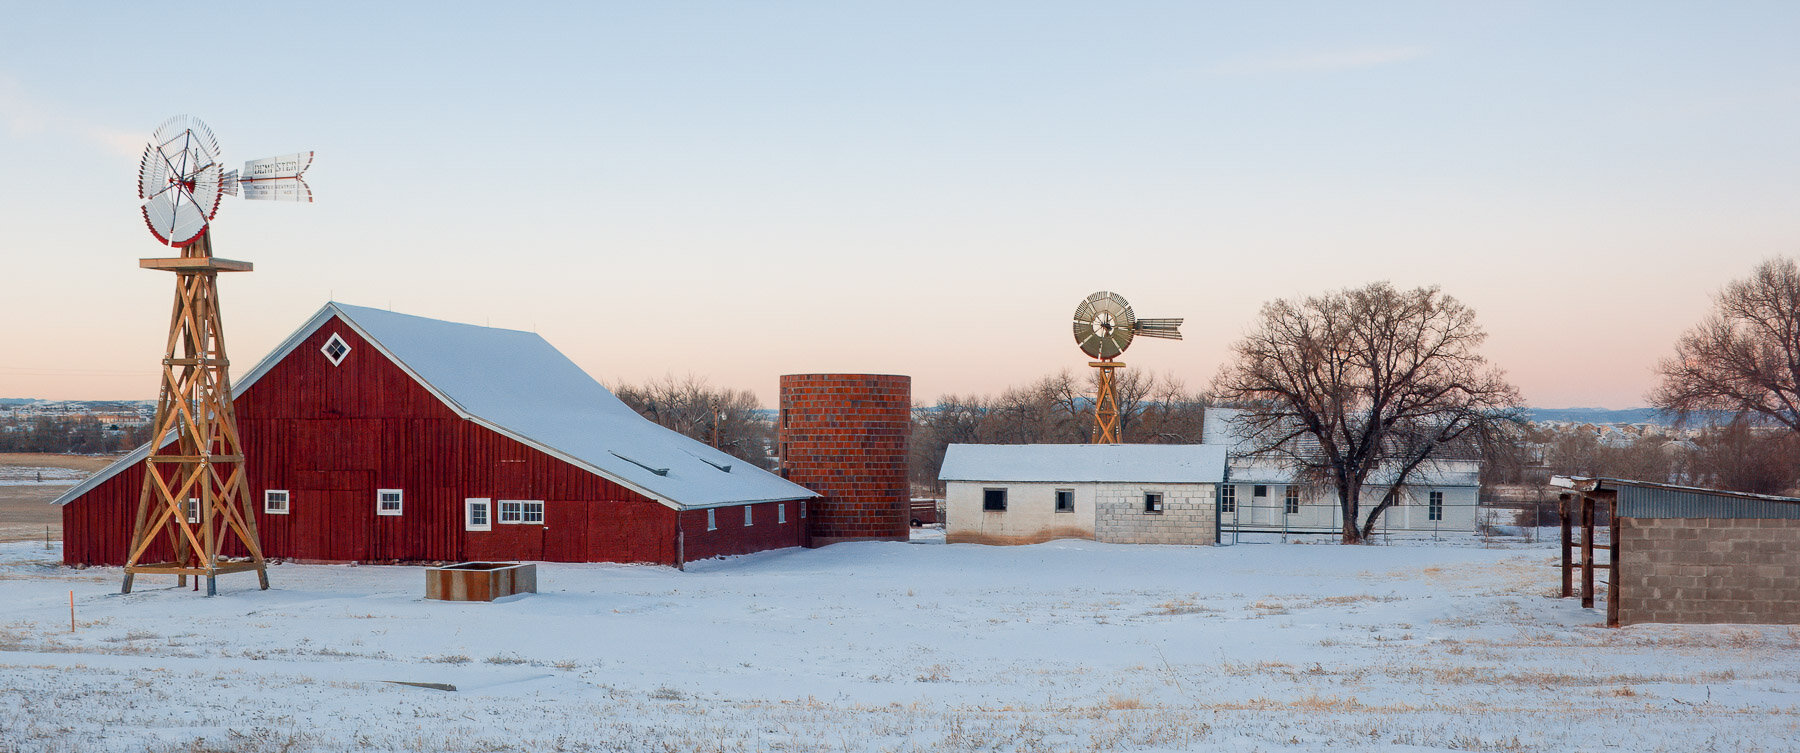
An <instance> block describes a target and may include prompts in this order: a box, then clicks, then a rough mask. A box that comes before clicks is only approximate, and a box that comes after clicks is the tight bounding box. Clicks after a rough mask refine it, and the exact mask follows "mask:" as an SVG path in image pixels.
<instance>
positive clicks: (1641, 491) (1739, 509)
mask: <svg viewBox="0 0 1800 753" xmlns="http://www.w3.org/2000/svg"><path fill="white" fill-rule="evenodd" d="M1619 516H1620V517H1624V518H1730V519H1740V520H1741V519H1746V518H1750V519H1767V518H1779V519H1784V520H1800V500H1785V501H1783V500H1774V499H1758V498H1755V497H1745V496H1739V495H1734V494H1709V493H1706V492H1703V491H1689V490H1682V489H1671V488H1665V487H1656V486H1632V485H1625V484H1620V485H1619Z"/></svg>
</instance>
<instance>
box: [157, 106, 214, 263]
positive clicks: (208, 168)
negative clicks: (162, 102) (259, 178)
mask: <svg viewBox="0 0 1800 753" xmlns="http://www.w3.org/2000/svg"><path fill="white" fill-rule="evenodd" d="M224 183H225V180H224V171H223V168H222V167H221V166H220V165H219V140H218V138H217V137H216V136H214V135H213V132H212V129H210V128H207V127H206V124H205V123H202V122H200V120H199V119H198V118H190V117H188V116H185V115H177V116H175V117H173V118H169V119H168V120H166V121H163V124H162V125H160V126H157V128H156V131H155V133H154V134H152V136H151V138H150V144H149V146H147V147H146V148H145V149H144V157H143V159H142V160H141V161H140V162H139V164H138V197H139V198H141V199H144V206H143V215H144V224H145V225H147V226H149V228H150V232H151V234H153V235H155V236H156V238H157V240H159V241H162V242H163V244H164V245H168V246H176V247H180V246H186V245H188V244H191V243H193V242H194V241H195V240H196V239H198V238H199V237H200V234H201V233H202V232H204V231H205V230H206V223H207V222H208V221H210V220H211V219H212V218H213V217H215V216H217V215H218V213H219V198H220V196H221V195H222V193H223V184H224Z"/></svg>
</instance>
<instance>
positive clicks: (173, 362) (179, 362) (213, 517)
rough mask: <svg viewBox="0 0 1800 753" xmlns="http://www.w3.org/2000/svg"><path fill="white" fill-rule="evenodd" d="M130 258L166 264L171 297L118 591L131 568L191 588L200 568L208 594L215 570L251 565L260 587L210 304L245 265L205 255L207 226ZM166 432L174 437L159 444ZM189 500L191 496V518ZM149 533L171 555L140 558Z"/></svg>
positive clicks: (251, 516)
mask: <svg viewBox="0 0 1800 753" xmlns="http://www.w3.org/2000/svg"><path fill="white" fill-rule="evenodd" d="M138 266H139V267H142V268H144V269H161V270H166V271H169V272H174V273H175V276H176V277H175V305H174V310H173V312H172V313H171V314H170V318H169V339H168V341H167V347H166V348H165V349H164V354H165V355H164V356H163V362H162V389H161V391H160V392H159V394H158V399H157V404H156V419H155V420H154V421H153V422H152V429H151V432H150V443H151V444H150V454H149V457H147V458H145V459H144V484H143V487H142V488H141V489H140V491H139V495H138V508H137V518H136V522H135V523H134V525H133V527H132V534H131V544H130V546H129V548H127V550H126V556H125V582H124V585H123V587H122V588H121V589H120V590H121V591H122V592H124V593H131V587H132V581H133V579H134V578H135V576H136V575H137V574H138V573H154V574H165V575H174V576H176V578H177V582H178V584H180V585H186V581H187V576H189V575H192V576H195V579H196V580H195V582H194V583H195V586H196V587H198V586H199V580H198V579H199V578H200V577H201V576H205V578H206V593H207V595H208V596H212V595H214V594H217V593H218V586H217V581H216V578H217V576H218V575H219V573H227V572H240V571H245V570H255V571H256V573H257V575H258V581H259V582H260V584H261V586H262V588H264V589H267V588H268V587H269V574H268V569H267V566H266V565H265V564H264V562H263V554H262V543H261V541H260V540H259V538H258V536H257V532H256V512H255V510H254V508H252V507H251V504H250V484H249V480H248V479H247V478H246V477H245V473H244V450H243V443H242V442H241V441H240V439H239V437H238V428H237V412H236V409H235V407H234V406H233V405H232V402H231V376H230V373H229V369H230V365H231V362H230V360H228V359H227V358H226V355H225V334H224V326H223V324H222V321H223V317H222V315H221V314H220V311H219V285H218V276H219V273H220V272H248V271H250V269H251V265H250V264H248V263H246V262H240V261H231V260H229V259H217V258H214V257H213V255H212V231H211V230H207V231H204V232H202V233H201V235H200V237H199V239H198V240H196V241H195V242H194V243H192V244H190V245H188V246H187V247H185V248H182V249H181V256H180V257H179V258H174V259H141V260H139V261H138ZM170 437H173V439H174V441H170V442H168V443H167V444H166V445H165V444H163V442H164V441H165V439H167V438H170ZM190 499H192V500H196V503H195V509H194V513H193V515H194V517H193V520H192V521H190V519H189V517H188V509H187V508H188V500H190ZM159 532H160V533H165V534H167V539H168V542H169V549H170V551H171V553H172V554H173V556H174V558H173V559H172V560H170V561H168V562H151V563H146V562H143V558H144V557H145V555H146V554H147V553H148V551H149V549H150V547H151V545H152V544H153V543H155V541H156V539H157V534H158V533H159ZM227 536H229V537H231V538H232V539H233V540H235V541H236V542H238V543H239V544H241V545H242V547H243V550H244V552H245V553H246V554H248V555H249V558H248V559H249V561H247V562H225V561H223V559H224V556H223V555H224V548H225V544H226V538H227Z"/></svg>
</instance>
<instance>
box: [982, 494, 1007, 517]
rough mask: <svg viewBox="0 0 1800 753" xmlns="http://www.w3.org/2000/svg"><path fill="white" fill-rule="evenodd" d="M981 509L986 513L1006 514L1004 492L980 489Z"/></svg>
mask: <svg viewBox="0 0 1800 753" xmlns="http://www.w3.org/2000/svg"><path fill="white" fill-rule="evenodd" d="M981 509H983V510H985V511H987V512H1006V490H1005V489H982V490H981Z"/></svg>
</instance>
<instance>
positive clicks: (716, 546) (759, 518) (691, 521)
mask: <svg viewBox="0 0 1800 753" xmlns="http://www.w3.org/2000/svg"><path fill="white" fill-rule="evenodd" d="M750 507H751V508H752V510H753V512H752V513H751V514H752V515H753V517H752V518H751V520H752V521H754V523H753V524H752V525H744V505H736V506H733V507H719V508H714V510H713V512H714V514H715V515H716V516H717V517H716V518H715V519H716V520H717V521H718V524H719V527H718V528H717V529H715V530H711V531H708V530H706V511H705V510H683V511H682V512H681V533H682V537H683V540H684V545H683V548H684V549H685V550H686V551H685V552H684V553H683V554H684V555H685V556H686V557H687V559H688V561H690V562H691V561H693V560H700V559H706V558H707V557H716V556H720V555H727V554H749V553H750V552H760V551H763V550H766V549H781V548H783V547H790V546H804V545H805V544H806V521H804V520H801V519H800V502H799V501H797V500H796V501H789V502H760V503H757V504H754V505H750ZM778 508H784V509H786V510H787V522H786V523H782V522H779V521H780V520H781V513H780V509H778Z"/></svg>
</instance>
